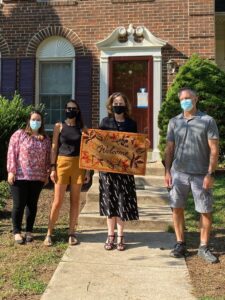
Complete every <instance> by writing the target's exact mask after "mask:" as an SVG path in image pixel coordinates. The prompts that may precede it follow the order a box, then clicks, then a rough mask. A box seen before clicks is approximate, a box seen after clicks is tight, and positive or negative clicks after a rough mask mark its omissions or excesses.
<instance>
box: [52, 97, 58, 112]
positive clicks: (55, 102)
mask: <svg viewBox="0 0 225 300" xmlns="http://www.w3.org/2000/svg"><path fill="white" fill-rule="evenodd" d="M51 108H52V109H60V96H51Z"/></svg>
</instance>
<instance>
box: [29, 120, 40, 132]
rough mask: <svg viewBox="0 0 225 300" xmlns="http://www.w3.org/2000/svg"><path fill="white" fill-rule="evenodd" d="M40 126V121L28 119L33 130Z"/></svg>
mask: <svg viewBox="0 0 225 300" xmlns="http://www.w3.org/2000/svg"><path fill="white" fill-rule="evenodd" d="M40 127H41V121H36V120H30V128H31V129H32V130H33V131H38V129H39V128H40Z"/></svg>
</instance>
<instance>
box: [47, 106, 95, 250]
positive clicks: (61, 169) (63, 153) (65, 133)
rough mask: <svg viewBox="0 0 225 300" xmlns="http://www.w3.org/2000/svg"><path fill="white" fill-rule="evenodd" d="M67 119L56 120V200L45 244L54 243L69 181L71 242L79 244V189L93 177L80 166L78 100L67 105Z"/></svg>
mask: <svg viewBox="0 0 225 300" xmlns="http://www.w3.org/2000/svg"><path fill="white" fill-rule="evenodd" d="M65 113H66V120H65V122H64V123H56V124H55V128H54V132H53V141H52V151H51V174H50V178H51V180H52V181H53V182H54V184H55V194H54V201H53V203H52V207H51V212H50V216H49V224H48V232H47V236H46V238H45V241H44V244H45V245H46V246H51V245H52V238H51V236H52V232H53V228H54V225H55V223H56V221H57V219H58V215H59V209H60V207H61V205H62V202H63V199H64V195H65V191H66V188H67V185H68V184H70V199H71V200H70V220H69V233H68V234H69V244H70V245H76V244H77V243H78V240H77V237H76V235H75V227H76V225H77V219H78V215H79V202H80V191H81V187H82V184H83V183H87V182H88V181H89V180H90V174H89V171H86V174H85V170H82V169H79V154H80V143H81V135H82V129H83V127H84V126H83V121H82V116H81V111H80V108H79V105H78V103H77V102H76V101H75V100H70V101H69V102H68V103H67V104H66V106H65Z"/></svg>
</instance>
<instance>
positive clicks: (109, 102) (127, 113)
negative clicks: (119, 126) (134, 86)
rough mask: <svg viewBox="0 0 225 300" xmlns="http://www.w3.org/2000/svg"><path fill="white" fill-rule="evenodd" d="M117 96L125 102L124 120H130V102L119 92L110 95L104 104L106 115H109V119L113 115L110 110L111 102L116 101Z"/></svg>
mask: <svg viewBox="0 0 225 300" xmlns="http://www.w3.org/2000/svg"><path fill="white" fill-rule="evenodd" d="M119 96H120V97H122V98H123V100H124V102H125V106H126V111H125V113H124V116H125V117H126V118H130V116H131V104H130V101H129V99H128V97H127V96H126V95H125V94H123V93H121V92H116V93H113V94H112V95H110V96H109V98H108V101H107V104H106V108H107V111H108V115H109V117H112V116H113V115H114V113H113V110H112V106H113V100H114V99H116V98H117V97H119Z"/></svg>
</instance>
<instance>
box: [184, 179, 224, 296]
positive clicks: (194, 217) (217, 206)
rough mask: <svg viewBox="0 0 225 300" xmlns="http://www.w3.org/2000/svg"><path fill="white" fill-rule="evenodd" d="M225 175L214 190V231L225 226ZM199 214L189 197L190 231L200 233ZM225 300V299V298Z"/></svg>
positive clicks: (188, 226) (216, 181) (187, 219)
mask: <svg viewBox="0 0 225 300" xmlns="http://www.w3.org/2000/svg"><path fill="white" fill-rule="evenodd" d="M224 183H225V175H220V176H217V177H216V179H215V184H214V188H213V195H214V204H213V229H216V228H224V226H225V184H224ZM198 221H199V213H197V212H196V211H195V207H194V200H193V198H192V196H190V197H189V199H188V202H187V207H186V212H185V226H186V228H187V229H188V230H189V231H198V229H199V228H198ZM224 299H225V298H224Z"/></svg>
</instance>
